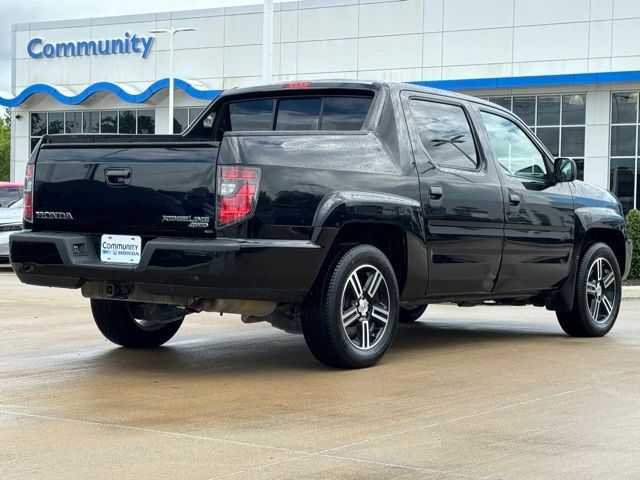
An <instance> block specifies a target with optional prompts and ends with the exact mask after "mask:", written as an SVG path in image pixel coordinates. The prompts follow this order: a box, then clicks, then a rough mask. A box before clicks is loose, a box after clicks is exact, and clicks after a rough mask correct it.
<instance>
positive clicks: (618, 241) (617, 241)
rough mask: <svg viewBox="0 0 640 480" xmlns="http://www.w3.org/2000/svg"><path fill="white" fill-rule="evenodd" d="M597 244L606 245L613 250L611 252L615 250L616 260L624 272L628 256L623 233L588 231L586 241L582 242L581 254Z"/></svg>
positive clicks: (603, 230)
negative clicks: (626, 256)
mask: <svg viewBox="0 0 640 480" xmlns="http://www.w3.org/2000/svg"><path fill="white" fill-rule="evenodd" d="M596 242H602V243H605V244H607V245H608V246H609V247H610V248H611V250H613V253H614V255H615V256H616V260H618V265H619V267H620V271H621V272H622V270H624V265H625V255H626V253H625V246H624V235H623V234H622V232H620V231H618V230H609V229H606V228H592V229H591V230H588V231H587V234H586V236H585V238H584V241H583V242H582V252H581V253H584V251H585V250H586V249H587V248H589V245H591V244H593V243H596Z"/></svg>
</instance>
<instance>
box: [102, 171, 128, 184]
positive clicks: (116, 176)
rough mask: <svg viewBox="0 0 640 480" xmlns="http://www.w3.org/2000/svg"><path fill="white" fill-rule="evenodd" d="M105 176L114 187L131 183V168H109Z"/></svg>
mask: <svg viewBox="0 0 640 480" xmlns="http://www.w3.org/2000/svg"><path fill="white" fill-rule="evenodd" d="M104 176H105V177H106V179H107V185H111V186H112V187H119V186H122V185H129V182H130V181H131V169H130V168H107V169H106V170H105V171H104Z"/></svg>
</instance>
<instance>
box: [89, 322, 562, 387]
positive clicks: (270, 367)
mask: <svg viewBox="0 0 640 480" xmlns="http://www.w3.org/2000/svg"><path fill="white" fill-rule="evenodd" d="M179 335H180V334H178V337H177V340H176V341H174V342H171V343H169V344H167V345H166V346H164V347H161V348H156V349H150V350H129V349H124V348H112V349H109V350H106V351H104V352H102V353H99V354H97V355H96V356H95V357H94V358H93V362H95V364H96V365H95V367H97V368H105V369H108V370H109V371H110V372H113V370H126V371H136V370H139V371H151V372H164V373H165V374H167V375H172V374H176V375H189V376H194V375H205V376H210V375H238V374H248V375H260V374H264V373H265V372H277V371H290V372H294V371H297V372H303V371H306V372H319V371H325V372H326V371H334V370H333V369H329V368H328V367H325V366H323V365H321V364H319V363H318V362H317V361H316V360H315V359H314V358H313V356H312V355H311V353H310V352H309V351H308V349H307V346H306V344H305V342H304V338H303V337H302V335H289V334H285V333H282V332H278V331H261V332H251V334H250V335H246V336H245V335H242V339H239V338H231V339H229V338H213V337H212V338H210V339H209V338H180V336H179ZM565 340H570V339H569V337H567V336H566V335H565V334H564V333H562V332H561V331H560V329H559V327H555V326H552V325H550V324H548V323H542V324H541V325H539V326H535V325H531V324H527V325H524V324H513V323H509V322H508V321H495V322H491V321H483V322H479V323H470V322H467V323H463V322H462V321H460V323H456V322H455V321H451V320H447V321H446V322H443V321H437V320H428V321H422V322H416V323H414V324H410V325H404V324H401V325H400V326H399V328H398V332H397V334H396V337H395V339H394V342H393V344H392V346H391V350H392V351H393V357H392V358H391V359H390V358H389V357H388V356H387V357H386V358H385V359H384V360H383V362H384V363H385V364H388V363H389V362H405V361H413V360H415V357H414V356H412V355H411V354H413V353H416V352H421V356H420V359H421V361H425V360H427V361H428V359H429V357H430V356H436V355H441V354H442V353H445V352H446V351H447V350H449V349H454V348H455V349H457V348H460V347H466V346H473V348H474V349H483V348H493V347H494V346H495V345H496V344H500V343H507V342H509V343H512V344H513V343H519V344H521V343H529V344H540V343H547V342H558V343H560V342H563V341H565Z"/></svg>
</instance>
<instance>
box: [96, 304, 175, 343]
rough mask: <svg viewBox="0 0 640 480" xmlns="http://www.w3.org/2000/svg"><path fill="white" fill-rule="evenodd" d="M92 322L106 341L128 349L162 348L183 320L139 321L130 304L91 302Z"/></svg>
mask: <svg viewBox="0 0 640 480" xmlns="http://www.w3.org/2000/svg"><path fill="white" fill-rule="evenodd" d="M91 311H92V312H93V319H94V320H95V322H96V325H97V326H98V329H100V332H101V333H102V334H103V335H104V336H105V338H106V339H107V340H110V341H111V342H113V343H115V344H117V345H121V346H123V347H129V348H149V347H159V346H160V345H162V344H164V343H165V342H167V341H169V340H170V339H171V337H173V336H174V335H175V334H176V332H177V331H178V329H179V328H180V325H182V321H183V320H184V317H182V318H180V319H178V320H176V321H173V322H171V323H162V322H153V321H150V320H140V319H136V318H135V317H134V316H133V315H132V313H131V308H130V305H129V303H128V302H124V301H117V300H98V299H91Z"/></svg>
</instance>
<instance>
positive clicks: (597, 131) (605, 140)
mask: <svg viewBox="0 0 640 480" xmlns="http://www.w3.org/2000/svg"><path fill="white" fill-rule="evenodd" d="M610 108H611V91H610V90H609V88H608V87H607V88H602V87H597V86H596V87H593V88H592V89H590V91H588V92H587V103H586V127H585V135H584V141H585V144H584V180H585V182H588V183H592V184H594V185H598V186H600V187H603V188H609V132H610V128H609V124H610V121H609V112H610Z"/></svg>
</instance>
